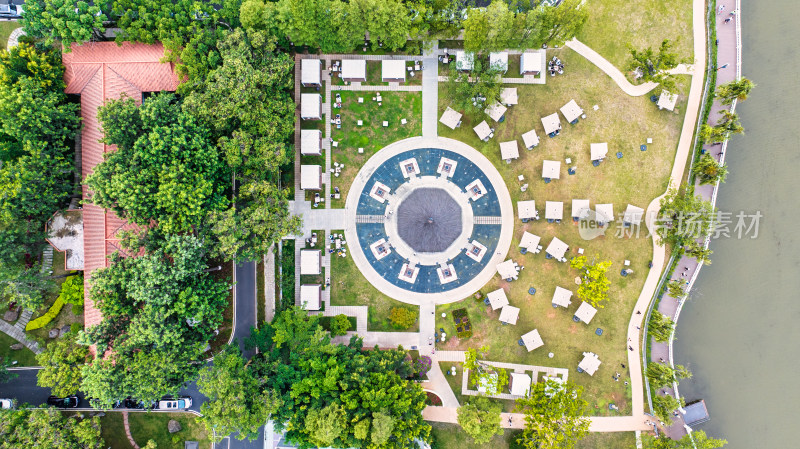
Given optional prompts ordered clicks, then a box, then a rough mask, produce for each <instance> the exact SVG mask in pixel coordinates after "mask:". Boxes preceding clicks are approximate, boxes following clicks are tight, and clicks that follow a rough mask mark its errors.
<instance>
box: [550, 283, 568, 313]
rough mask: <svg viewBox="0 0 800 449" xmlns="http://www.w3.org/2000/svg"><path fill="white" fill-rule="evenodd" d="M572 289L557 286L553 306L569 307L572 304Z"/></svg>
mask: <svg viewBox="0 0 800 449" xmlns="http://www.w3.org/2000/svg"><path fill="white" fill-rule="evenodd" d="M571 298H572V291H571V290H567V289H566V288H561V287H556V291H555V293H553V306H554V307H555V306H559V307H563V308H565V309H566V308H567V307H569V306H570V305H571V304H572V299H571Z"/></svg>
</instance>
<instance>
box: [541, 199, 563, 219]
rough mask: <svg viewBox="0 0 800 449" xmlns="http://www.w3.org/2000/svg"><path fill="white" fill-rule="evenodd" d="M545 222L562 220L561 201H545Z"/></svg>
mask: <svg viewBox="0 0 800 449" xmlns="http://www.w3.org/2000/svg"><path fill="white" fill-rule="evenodd" d="M544 218H545V220H561V219H563V218H564V203H563V202H561V201H545V203H544Z"/></svg>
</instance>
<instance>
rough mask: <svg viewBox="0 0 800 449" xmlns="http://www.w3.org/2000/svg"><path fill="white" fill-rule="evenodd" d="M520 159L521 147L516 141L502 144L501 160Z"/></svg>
mask: <svg viewBox="0 0 800 449" xmlns="http://www.w3.org/2000/svg"><path fill="white" fill-rule="evenodd" d="M518 157H519V147H518V146H517V141H516V140H509V141H508V142H500V158H501V159H503V160H504V161H507V160H509V159H517V158H518Z"/></svg>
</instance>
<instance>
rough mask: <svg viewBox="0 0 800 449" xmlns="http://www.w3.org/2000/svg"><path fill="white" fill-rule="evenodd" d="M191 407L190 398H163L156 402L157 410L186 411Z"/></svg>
mask: <svg viewBox="0 0 800 449" xmlns="http://www.w3.org/2000/svg"><path fill="white" fill-rule="evenodd" d="M191 406H192V398H190V397H188V396H182V397H179V398H164V399H162V400H160V401H158V409H159V410H186V409H188V408H189V407H191Z"/></svg>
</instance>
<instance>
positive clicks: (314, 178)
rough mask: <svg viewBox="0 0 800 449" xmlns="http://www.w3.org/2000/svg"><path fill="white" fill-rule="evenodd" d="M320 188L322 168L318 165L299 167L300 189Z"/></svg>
mask: <svg viewBox="0 0 800 449" xmlns="http://www.w3.org/2000/svg"><path fill="white" fill-rule="evenodd" d="M321 188H322V167H321V166H319V165H301V166H300V189H302V190H320V189H321Z"/></svg>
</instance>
